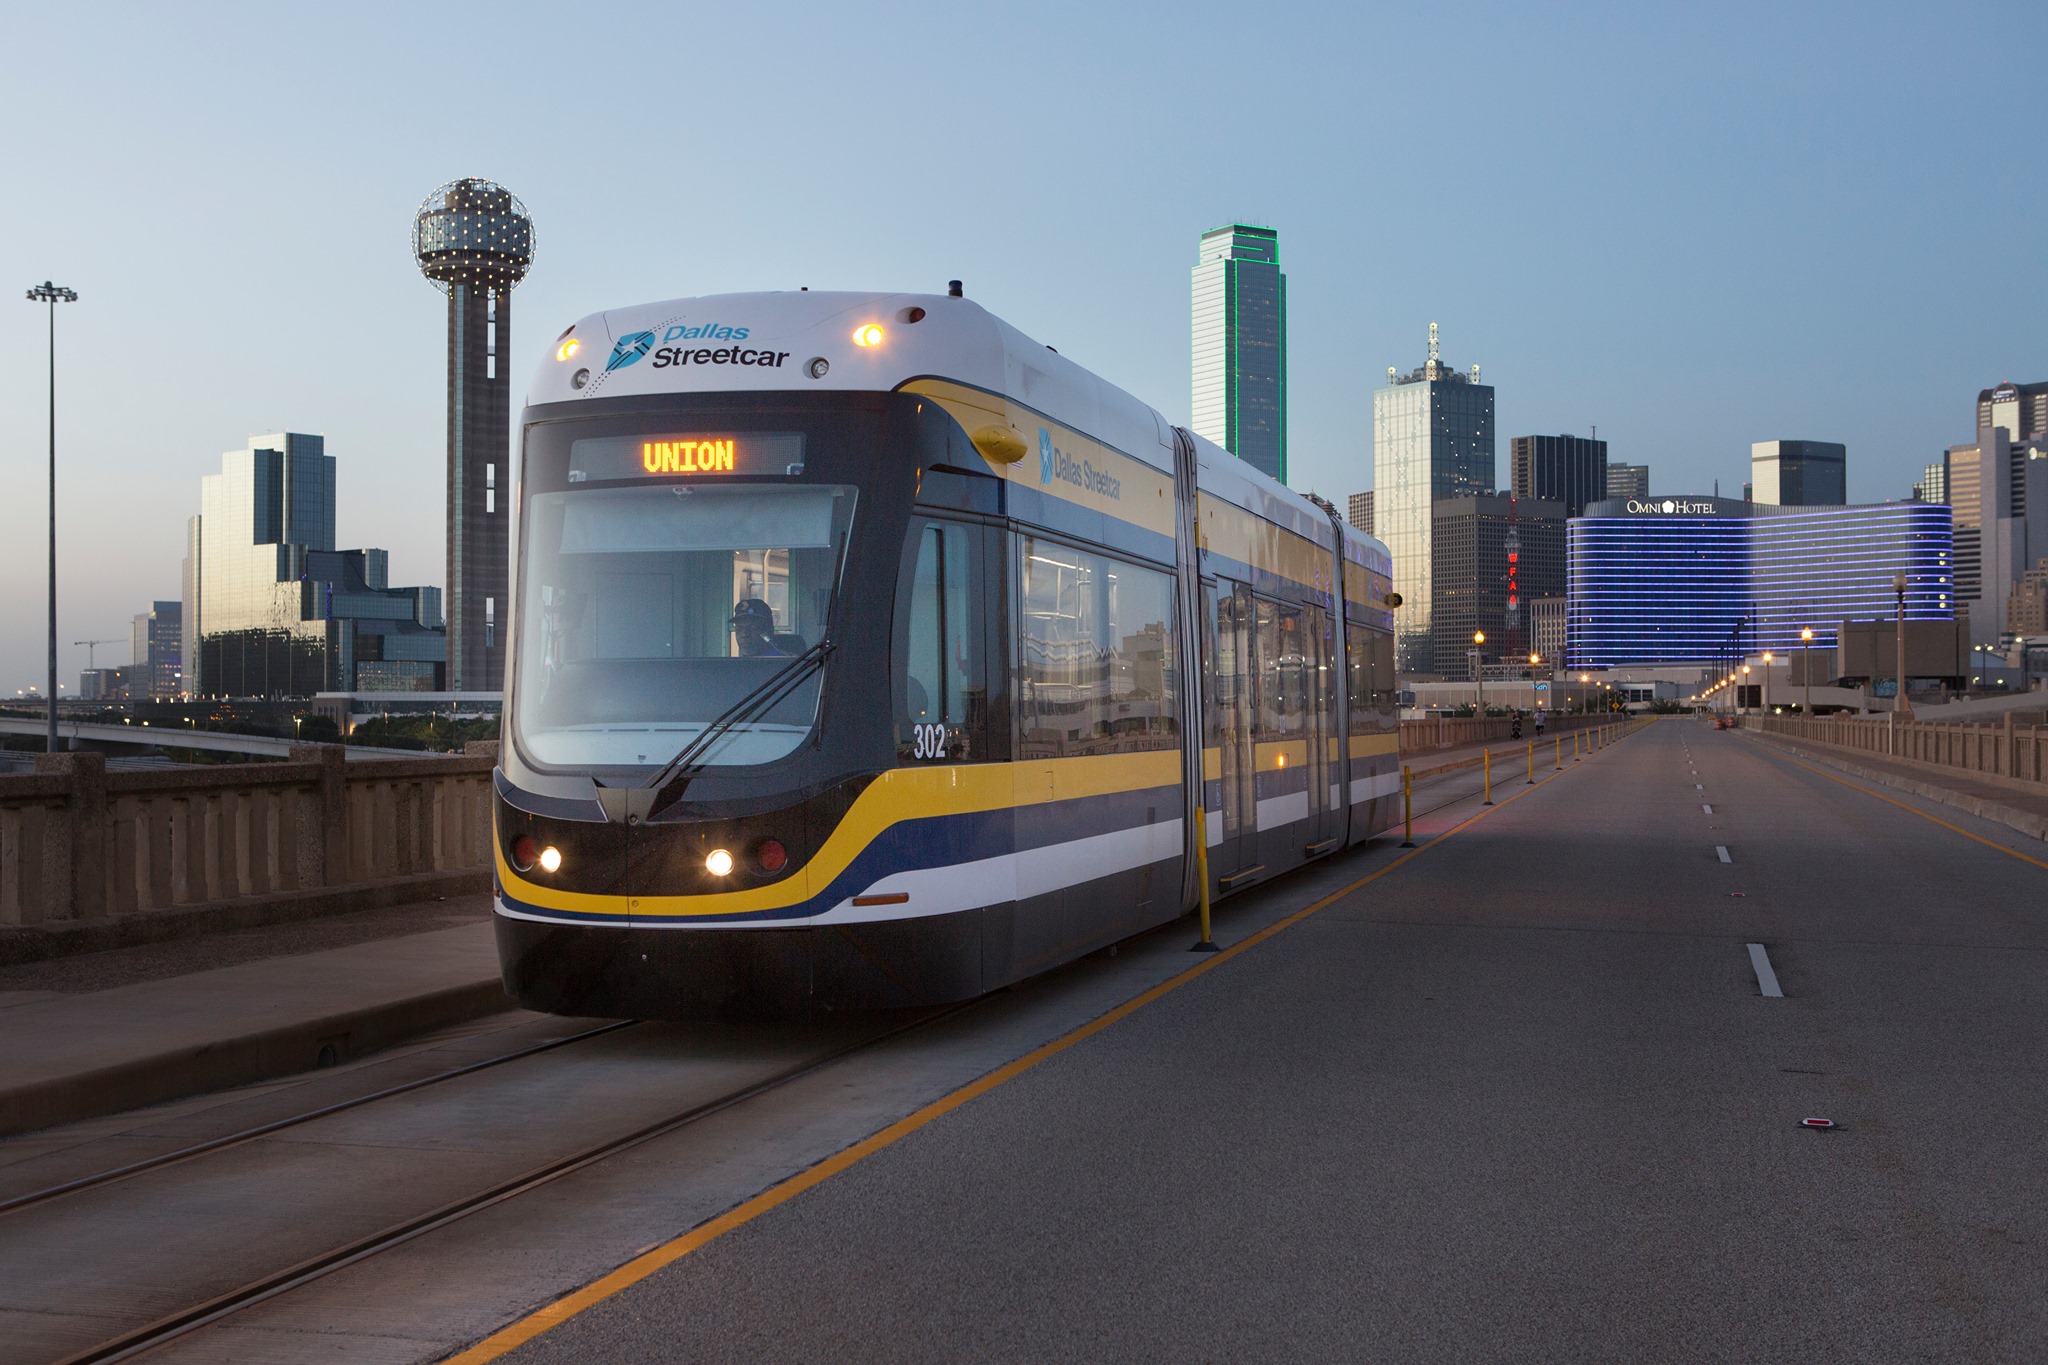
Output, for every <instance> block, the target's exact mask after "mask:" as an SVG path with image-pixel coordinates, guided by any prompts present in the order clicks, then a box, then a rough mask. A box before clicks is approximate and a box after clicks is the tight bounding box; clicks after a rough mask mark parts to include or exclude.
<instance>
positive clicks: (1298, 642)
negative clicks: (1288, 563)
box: [1254, 597, 1315, 740]
mask: <svg viewBox="0 0 2048 1365" xmlns="http://www.w3.org/2000/svg"><path fill="white" fill-rule="evenodd" d="M1255 600H1256V602H1257V612H1258V616H1257V626H1256V628H1255V645H1254V647H1255V648H1256V650H1257V652H1258V659H1259V725H1258V737H1259V738H1260V739H1261V740H1283V739H1295V738H1299V737H1300V736H1302V735H1304V734H1306V733H1307V732H1308V717H1309V683H1310V680H1309V670H1310V669H1312V668H1313V667H1314V666H1315V664H1314V660H1313V659H1311V658H1310V657H1309V653H1308V651H1309V649H1310V647H1311V646H1310V641H1309V639H1308V631H1307V628H1306V625H1305V623H1304V622H1303V620H1302V609H1301V607H1300V606H1298V605H1296V604H1295V603H1292V602H1275V601H1273V600H1271V599H1270V598H1265V597H1261V598H1257V599H1255Z"/></svg>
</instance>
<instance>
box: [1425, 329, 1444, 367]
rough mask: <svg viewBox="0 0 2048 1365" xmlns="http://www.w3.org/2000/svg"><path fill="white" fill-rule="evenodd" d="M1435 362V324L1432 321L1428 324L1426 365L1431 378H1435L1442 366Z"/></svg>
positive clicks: (1436, 355)
mask: <svg viewBox="0 0 2048 1365" xmlns="http://www.w3.org/2000/svg"><path fill="white" fill-rule="evenodd" d="M1437 362H1438V351H1437V345H1436V324H1435V323H1433V322H1432V323H1430V324H1429V365H1428V366H1427V367H1426V368H1427V370H1428V373H1429V377H1430V378H1431V379H1435V378H1437V377H1438V372H1439V370H1440V369H1441V368H1442V367H1441V366H1440V365H1439V364H1438V363H1437Z"/></svg>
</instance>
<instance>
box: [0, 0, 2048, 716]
mask: <svg viewBox="0 0 2048 1365" xmlns="http://www.w3.org/2000/svg"><path fill="white" fill-rule="evenodd" d="M0 50H4V51H6V52H7V53H8V54H9V60H8V63H7V74H6V77H5V79H4V81H0V122H4V126H5V127H6V128H7V129H8V130H9V133H10V136H9V137H8V139H7V155H6V159H5V163H4V170H0V176H4V184H5V190H4V193H0V262H4V264H5V267H6V270H7V271H8V272H11V274H8V275H6V276H5V277H4V279H0V282H4V283H6V284H7V285H8V287H9V289H10V290H11V291H13V292H11V293H9V295H8V297H10V298H12V299H14V300H15V302H13V303H12V304H10V305H8V306H7V307H6V308H5V309H4V310H0V488H4V490H5V494H6V497H5V500H4V506H5V518H6V520H5V522H4V527H5V533H4V534H0V584H4V591H0V691H4V692H7V693H11V692H12V691H13V690H14V689H16V688H18V687H24V686H27V685H29V684H30V683H32V682H35V681H37V680H39V679H40V678H41V676H42V668H43V666H42V658H43V648H44V625H43V610H44V609H43V592H44V581H45V580H44V570H43V562H44V561H43V555H44V549H43V535H44V516H45V514H44V497H45V487H46V484H45V474H44V460H45V458H46V457H45V432H44V421H45V413H46V408H45V400H44V383H45V377H44V365H45V341H44V330H43V329H44V323H45V319H44V316H43V311H42V310H41V309H40V308H37V307H32V306H31V305H30V304H29V303H27V302H26V301H25V300H24V299H23V297H22V293H21V291H22V290H24V289H26V288H27V287H28V286H29V285H31V284H34V283H37V282H39V281H41V280H43V279H45V278H53V279H55V280H56V281H57V282H58V283H60V284H67V285H70V286H72V287H73V288H75V289H77V290H78V291H79V292H80V294H81V295H82V300H81V302H79V303H77V304H73V305H67V306H63V307H61V308H60V311H59V316H58V324H59V326H58V364H59V377H58V383H59V393H58V409H59V424H60V425H59V442H60V450H59V461H60V475H59V486H60V489H59V500H60V535H59V540H60V551H59V553H60V566H59V579H60V588H61V593H62V600H61V603H60V611H61V621H60V625H59V635H60V641H61V643H62V650H61V656H60V663H61V676H62V677H63V678H64V679H65V680H66V681H67V682H68V683H69V684H71V685H72V686H76V683H77V671H78V669H79V668H81V667H83V666H84V664H85V653H86V652H85V650H84V649H82V648H75V647H73V646H72V645H71V643H70V642H71V641H73V640H82V639H88V638H93V637H120V638H121V639H123V640H125V638H126V636H127V633H128V623H129V619H130V617H131V616H132V615H133V614H134V613H135V612H137V611H140V610H144V609H146V607H147V605H148V601H149V599H151V598H152V597H166V598H169V597H176V596H177V595H178V564H179V559H180V556H181V555H182V553H183V536H184V523H185V519H186V517H187V516H189V515H190V514H191V513H192V512H193V511H195V510H197V504H198V495H199V479H200V476H201V475H203V474H205V473H208V472H210V471H212V470H214V469H217V468H218V464H219V456H220V453H221V452H222V451H225V450H229V449H233V448H237V447H240V446H241V445H243V444H244V442H245V440H246V438H247V437H248V436H249V435H251V434H254V433H258V432H265V431H274V430H278V429H291V430H300V431H313V432H322V433H325V435H326V437H327V449H328V452H329V453H330V454H332V455H334V456H335V457H336V458H337V461H338V476H339V484H340V513H339V531H340V538H341V544H342V545H343V546H344V547H350V546H358V545H376V546H382V547H385V548H387V549H389V550H390V551H391V573H392V581H393V582H394V583H420V582H425V583H438V582H439V581H440V579H441V573H442V543H441V538H442V503H443V487H444V462H445V456H444V450H445V427H444V405H445V401H446V399H445V382H446V381H445V372H444V365H445V359H444V350H443V344H444V342H443V338H444V329H445V325H446V323H445V316H446V315H445V311H444V308H443V305H442V300H441V297H440V296H439V295H438V294H437V293H435V292H434V290H433V289H432V288H431V287H430V286H429V285H428V284H427V283H426V282H425V281H424V280H422V279H421V278H420V277H419V275H418V274H417V272H416V271H415V269H414V267H413V265H412V262H411V259H410V256H409V251H408V239H407V228H408V225H409V222H410V219H411V216H412V213H413V211H414V209H415V208H416V206H417V205H418V203H419V201H420V199H421V198H422V197H424V196H425V195H426V193H427V192H428V191H429V190H431V189H433V188H434V187H435V186H436V185H439V184H441V183H442V182H444V181H447V180H450V179H453V178H455V177H457V176H462V175H481V176H486V177H489V178H491V179H495V180H498V181H500V182H502V183H503V184H505V185H507V186H508V187H510V188H511V189H512V190H513V191H514V192H515V193H517V194H518V195H520V196H521V197H522V198H523V199H524V200H525V202H526V204H527V206H528V208H529V209H530V210H531V211H532V213H533V214H534V217H535V219H536V221H537V224H538V228H539V257H538V261H537V263H536V265H535V268H534V271H533V273H532V275H531V276H530V277H529V279H528V281H527V283H526V284H525V285H524V286H522V287H521V288H520V290H519V291H518V293H517V295H516V296H515V311H514V333H513V351H512V360H513V365H514V371H513V372H514V374H515V376H523V375H524V374H526V373H527V372H529V371H530V370H531V369H532V368H533V366H535V365H536V364H538V363H539V361H540V358H541V356H542V353H543V350H544V348H545V344H546V342H547V341H548V340H549V339H551V338H552V337H553V336H554V335H555V334H556V333H557V332H559V331H560V330H561V329H562V327H564V326H566V325H567V324H568V323H569V322H570V321H573V320H574V319H575V318H576V317H578V316H580V315H581V314H583V313H586V312H589V311H592V310H594V309H597V308H602V307H606V306H612V305H619V304H625V303H634V302H641V301H646V300H652V299H662V298H670V297H677V296H682V295H689V294H699V293H719V292H725V291H731V290H749V289H778V288H794V287H796V286H798V285H809V286H812V287H814V288H846V289H868V288H872V289H888V290H897V289H929V290H933V291H942V290H943V289H944V287H945V281H946V280H947V279H949V278H960V279H964V280H965V281H966V284H967V291H968V293H969V294H970V295H971V296H972V297H974V298H975V299H977V300H979V301H981V302H982V303H983V304H985V305H986V306H987V307H989V308H991V309H993V310H994V311H996V312H997V313H999V314H1001V315H1003V316H1005V317H1007V318H1008V319H1010V320H1011V321H1012V322H1014V323H1016V324H1017V325H1018V326H1019V327H1021V328H1023V329H1024V330H1025V331H1026V332H1027V333H1029V334H1031V335H1033V336H1035V337H1037V338H1039V339H1040V340H1043V341H1045V342H1047V343H1049V344H1051V345H1054V346H1057V347H1058V348H1059V349H1060V351H1061V352H1062V353H1063V354H1065V355H1067V356H1069V357H1071V358H1072V359H1074V360H1077V361H1079V362H1080V363H1081V364H1083V365H1085V366H1088V367H1090V368H1092V369H1094V370H1096V371H1097V372H1099V373H1101V374H1103V375H1104V376H1106V377H1108V378H1109V379H1111V380H1112V381H1114V382H1116V383H1118V384H1121V385H1123V386H1124V387H1125V388H1128V389H1129V390H1131V391H1132V392H1134V393H1136V394H1137V395H1139V396H1140V397H1141V398H1143V399H1145V400H1146V401H1148V402H1150V403H1152V404H1153V405H1155V406H1156V407H1158V408H1159V409H1160V410H1161V411H1163V412H1164V413H1165V414H1166V415H1167V416H1168V417H1169V418H1170V419H1172V420H1173V421H1176V422H1185V421H1187V419H1188V408H1189V382H1190V381H1189V355H1188V352H1189V271H1190V270H1191V269H1192V268H1193V266H1194V264H1195V242H1196V238H1197V237H1198V235H1199V234H1200V233H1201V231H1202V230H1203V229H1205V228H1209V227H1213V226H1216V225H1218V224H1221V223H1224V222H1228V221H1233V220H1238V221H1250V222H1255V223H1261V224H1265V225H1267V226H1271V227H1274V228H1277V229H1278V230H1279V233H1280V241H1281V259H1282V264H1283V266H1284V268H1285V269H1286V271H1287V274H1288V283H1289V310H1290V323H1291V326H1290V336H1289V344H1290V361H1291V365H1290V376H1289V378H1290V395H1291V401H1292V412H1291V416H1292V440H1291V451H1290V459H1291V463H1292V467H1293V483H1294V485H1295V486H1296V487H1297V488H1302V489H1312V490H1315V491H1319V492H1321V493H1323V494H1324V495H1326V496H1328V497H1331V498H1332V499H1334V500H1336V501H1338V502H1339V503H1340V505H1341V503H1342V499H1343V496H1344V495H1345V494H1347V493H1351V492H1354V491H1358V490H1361V489H1363V488H1366V487H1368V486H1369V485H1370V481H1371V440H1372V434H1371V433H1372V423H1371V391H1372V389H1373V388H1374V387H1375V386H1376V385H1378V384H1379V383H1381V382H1382V381H1383V380H1384V377H1385V374H1386V368H1387V366H1389V365H1398V366H1400V367H1401V368H1402V369H1404V370H1405V369H1408V368H1411V367H1412V366H1414V365H1416V364H1419V363H1420V362H1421V360H1422V358H1423V351H1424V345H1425V340H1426V333H1427V328H1428V324H1429V323H1430V322H1431V321H1432V320H1435V321H1437V322H1438V323H1440V324H1441V325H1442V331H1443V345H1444V358H1445V359H1446V360H1447V361H1448V362H1450V363H1451V364H1453V365H1455V366H1457V367H1458V368H1460V369H1463V368H1465V367H1467V366H1469V365H1471V364H1473V363H1475V362H1477V363H1478V364H1480V365H1481V366H1483V367H1484V374H1485V378H1486V380H1487V381H1488V382H1490V383H1492V384H1494V385H1495V386H1496V387H1497V389H1498V403H1499V433H1500V462H1499V479H1500V482H1502V483H1505V482H1506V481H1507V475H1508V469H1507V438H1508V437H1510V436H1513V435H1519V434H1523V433H1528V432H1549V433H1555V432H1560V431H1574V432H1583V431H1586V430H1588V429H1589V428H1590V427H1591V426H1593V425H1594V424H1597V425H1598V427H1599V430H1600V434H1601V435H1602V436H1603V437H1605V438H1607V439H1608V440H1609V441H1610V442H1611V457H1612V458H1614V459H1617V460H1627V461H1630V462H1635V463H1648V464H1649V465H1650V466H1651V486H1652V488H1653V489H1654V490H1656V491H1659V492H1674V493H1675V492H1705V491H1708V490H1710V489H1711V487H1712V484H1713V481H1714V480H1715V479H1716V478H1718V479H1720V480H1721V484H1722V488H1723V490H1724V491H1735V490H1739V488H1740V486H1741V483H1742V481H1743V480H1744V478H1746V477H1747V470H1748V450H1749V443H1750V442H1751V441H1755V440H1765V439H1771V438H1777V437H1806V438H1812V439H1821V440H1836V441H1844V442H1846V443H1847V444H1848V447H1849V492H1850V496H1851V497H1852V498H1853V499H1856V500H1858V501H1875V500H1881V499H1885V498H1896V497H1904V496H1906V495H1907V494H1908V492H1909V491H1910V488H1911V486H1912V483H1913V482H1914V480H1915V479H1916V478H1917V477H1918V475H1919V472H1920V469H1921V467H1922V466H1923V465H1924V464H1925V463H1927V462H1928V461H1929V460H1931V459H1934V458H1937V457H1938V455H1939V453H1940V451H1941V449H1942V448H1943V447H1944V446H1945V445H1948V444H1951V443H1956V442H1961V441H1965V440H1968V439H1969V438H1970V437H1971V435H1972V430H1971V428H1972V426H1973V424H1974V411H1975V407H1974V405H1975V395H1976V391H1977V390H1978V389H1979V388H1982V387H1985V386H1987V385H1990V384H1992V383H1995V382H1997V381H1999V380H2001V379H2013V380H2021V381H2026V380H2038V379H2048V353H2044V352H2048V331H2044V326H2043V323H2044V316H2048V311H2044V307H2043V305H2044V288H2043V286H2044V282H2048V254H2044V251H2043V245H2044V243H2043V231H2044V227H2048V188H2044V186H2048V178H2044V177H2043V175H2042V173H2041V162H2042V154H2043V143H2044V140H2048V138H2044V134H2048V127H2044V125H2048V98H2044V94H2043V87H2042V85H2041V83H2040V75H2041V72H2042V69H2043V59H2044V58H2048V6H2043V5H2041V4H2039V3H2038V2H2036V3H2032V4H2011V5H1969V4H1944V5H1924V6H1902V5H1886V4H1867V3H1866V4H1857V5H1848V4H1825V5H1823V4H1812V5H1790V4H1784V3H1782V2H1781V3H1773V4H1762V5H1738V4H1727V3H1721V4H1713V5H1684V6H1681V5H1676V4H1641V3H1631V4H1612V5H1607V4H1592V3H1575V4H1534V3H1514V4H1492V3H1465V4H1458V5H1443V4H1421V3H1413V2H1412V0H1411V3H1406V4H1402V5H1398V6H1380V5H1372V4H1334V5H1296V4H1282V3H1265V4H1257V5H1247V4H1243V3H1238V4H1228V5H1226V4H1212V3H1207V0H1190V2H1189V3H1180V4H1174V5H1156V6H1155V5H1136V4H1102V3H1088V4H1071V3H1063V2H1060V0H1044V2H1041V3H1037V4H1031V5H1000V6H996V5H978V4H970V3H958V0H955V2H954V3H942V4H929V5H923V4H879V3H870V4H861V5H846V4H816V3H807V2H806V0H785V3H782V4H777V5H741V4H718V5H704V4H695V3H666V4H650V5H642V4H635V3H623V2H622V3H613V4H607V5H593V6H562V5H522V4H516V3H499V4H489V5H469V4H462V3H453V2H452V0H451V3H443V4H438V5H420V4H417V3H412V4H405V5H389V6H380V5H374V4H367V3H351V4H347V5H323V6H313V5H292V6H285V5H273V4H264V5H250V6H246V7H241V6H230V5H219V4H217V5H208V6H199V5H192V6H186V5H178V6H171V5H157V4H143V5H133V4H118V3H114V4H106V3H103V4H96V5H90V6H86V5H49V4H35V5H30V4H27V3H23V0H0ZM520 387H523V379H520V380H518V381H516V386H515V396H516V395H517V394H518V393H519V390H520ZM126 659H127V649H126V647H125V645H123V644H116V645H113V646H109V647H104V648H102V650H101V651H100V662H102V663H103V664H104V663H120V662H124V661H126Z"/></svg>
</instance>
